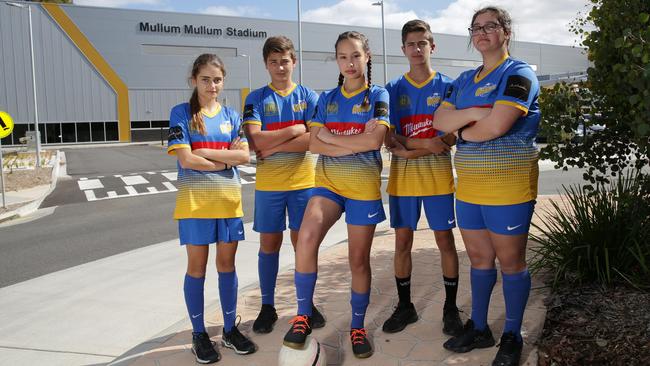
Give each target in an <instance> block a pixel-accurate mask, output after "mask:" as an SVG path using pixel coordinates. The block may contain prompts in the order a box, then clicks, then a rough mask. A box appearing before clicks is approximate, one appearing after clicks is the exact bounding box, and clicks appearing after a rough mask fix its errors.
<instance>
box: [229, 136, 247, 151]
mask: <svg viewBox="0 0 650 366" xmlns="http://www.w3.org/2000/svg"><path fill="white" fill-rule="evenodd" d="M228 150H246V145H245V144H244V143H243V142H242V140H241V139H240V138H239V137H235V139H234V140H232V142H231V143H230V147H229V148H228Z"/></svg>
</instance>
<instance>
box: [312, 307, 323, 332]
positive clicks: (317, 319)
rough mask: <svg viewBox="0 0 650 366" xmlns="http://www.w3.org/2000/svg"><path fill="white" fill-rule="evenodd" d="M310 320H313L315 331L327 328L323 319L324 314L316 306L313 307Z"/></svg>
mask: <svg viewBox="0 0 650 366" xmlns="http://www.w3.org/2000/svg"><path fill="white" fill-rule="evenodd" d="M309 320H311V327H312V328H314V329H317V328H322V327H324V326H325V317H323V314H321V313H320V311H318V309H317V308H316V307H315V306H314V305H312V306H311V317H310V318H309Z"/></svg>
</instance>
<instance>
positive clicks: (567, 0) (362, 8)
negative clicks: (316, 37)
mask: <svg viewBox="0 0 650 366" xmlns="http://www.w3.org/2000/svg"><path fill="white" fill-rule="evenodd" d="M405 3H406V2H402V5H400V2H399V1H391V2H385V3H384V6H385V9H384V15H385V22H386V27H387V28H393V29H400V28H401V27H402V25H403V24H404V23H405V22H406V21H408V20H411V19H415V18H420V19H424V20H426V21H428V22H429V23H430V24H431V29H432V30H433V31H434V32H435V33H449V34H459V35H466V34H467V27H468V26H469V22H470V20H471V17H472V14H473V13H474V11H475V10H477V9H479V8H481V7H483V6H486V5H488V4H490V5H497V6H501V7H503V8H504V9H506V10H508V12H509V13H510V15H511V17H512V19H513V29H514V32H515V40H519V41H530V42H540V43H551V44H561V45H574V44H576V39H577V38H576V36H575V35H574V34H573V33H571V32H570V31H569V29H568V28H569V24H570V23H571V22H572V21H573V20H574V19H575V18H576V17H577V15H578V13H579V12H582V13H583V14H584V13H585V12H586V10H587V8H586V6H587V3H588V1H587V0H548V1H539V0H493V1H490V2H489V3H487V2H485V1H484V0H456V1H453V2H452V3H450V4H449V5H448V6H447V7H446V8H444V9H441V10H439V11H437V12H435V13H430V12H426V11H424V10H417V11H416V10H412V9H403V8H402V7H404V4H405ZM303 19H304V20H305V21H311V22H318V23H335V24H354V25H360V26H371V27H379V26H381V9H380V7H379V6H373V5H372V3H371V1H357V0H341V1H339V2H337V3H336V4H334V5H331V6H326V7H320V8H316V9H311V10H307V11H305V12H304V13H303Z"/></svg>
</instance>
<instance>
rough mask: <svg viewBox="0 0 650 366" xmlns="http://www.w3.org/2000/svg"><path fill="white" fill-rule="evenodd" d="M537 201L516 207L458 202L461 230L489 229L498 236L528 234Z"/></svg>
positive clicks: (457, 210)
mask: <svg viewBox="0 0 650 366" xmlns="http://www.w3.org/2000/svg"><path fill="white" fill-rule="evenodd" d="M534 210H535V201H534V200H533V201H528V202H524V203H518V204H516V205H504V206H488V205H476V204H473V203H467V202H463V201H460V200H456V215H457V216H458V226H459V227H460V228H461V229H468V230H481V229H488V230H490V231H492V232H494V233H497V234H503V235H520V234H526V233H527V232H528V229H529V228H530V220H531V219H532V218H533V211H534Z"/></svg>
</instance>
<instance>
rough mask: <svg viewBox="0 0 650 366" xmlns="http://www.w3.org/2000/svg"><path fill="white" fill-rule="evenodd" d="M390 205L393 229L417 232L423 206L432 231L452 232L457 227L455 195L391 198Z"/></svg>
mask: <svg viewBox="0 0 650 366" xmlns="http://www.w3.org/2000/svg"><path fill="white" fill-rule="evenodd" d="M388 205H389V207H390V227H392V228H404V227H408V228H410V229H411V230H413V231H415V230H417V228H418V221H419V220H420V212H421V208H422V206H424V214H425V215H426V216H427V221H428V222H429V227H430V228H431V230H451V229H453V228H455V227H456V217H455V216H454V194H453V193H450V194H441V195H435V196H423V197H417V196H389V197H388Z"/></svg>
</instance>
